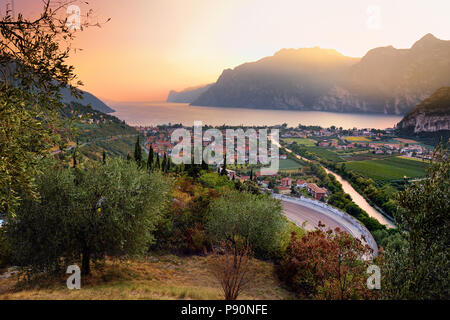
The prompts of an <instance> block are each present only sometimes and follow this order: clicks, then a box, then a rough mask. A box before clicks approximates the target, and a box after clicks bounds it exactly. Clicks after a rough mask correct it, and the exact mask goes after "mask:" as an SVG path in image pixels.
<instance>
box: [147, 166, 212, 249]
mask: <svg viewBox="0 0 450 320" xmlns="http://www.w3.org/2000/svg"><path fill="white" fill-rule="evenodd" d="M215 175H216V176H219V175H218V174H217V173H215ZM219 180H220V179H219ZM218 196H219V194H218V192H217V191H216V190H215V186H213V185H211V186H210V188H208V187H204V186H203V185H202V184H200V183H198V182H196V181H195V180H193V179H192V178H188V177H180V178H178V179H177V180H176V182H175V187H174V193H173V197H174V199H175V200H174V201H173V203H172V205H171V207H170V210H168V211H167V212H166V213H165V214H164V215H163V217H162V219H161V220H160V221H159V223H158V226H157V230H156V232H155V236H156V243H155V245H154V246H153V248H154V249H158V250H168V251H172V252H178V253H187V254H197V253H201V252H203V251H204V250H205V249H206V248H209V240H208V237H207V234H206V231H205V228H204V224H205V221H206V216H207V212H208V207H209V205H210V203H211V202H212V201H213V200H214V199H216V198H217V197H218Z"/></svg>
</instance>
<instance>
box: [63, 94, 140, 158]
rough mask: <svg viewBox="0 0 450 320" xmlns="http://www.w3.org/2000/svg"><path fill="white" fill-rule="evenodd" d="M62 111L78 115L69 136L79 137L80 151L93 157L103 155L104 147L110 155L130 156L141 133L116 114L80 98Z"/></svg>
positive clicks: (72, 115)
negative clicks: (99, 108) (93, 107)
mask: <svg viewBox="0 0 450 320" xmlns="http://www.w3.org/2000/svg"><path fill="white" fill-rule="evenodd" d="M61 114H62V116H63V118H65V119H74V121H73V123H72V126H73V128H74V132H73V134H72V135H70V137H68V138H69V140H70V141H72V142H73V141H75V140H76V139H78V143H79V149H80V152H81V153H82V154H83V155H84V156H86V157H88V158H90V159H99V158H101V156H102V153H103V150H105V151H106V153H107V154H108V155H110V156H120V157H126V155H127V154H128V153H129V152H131V151H132V150H133V148H134V143H135V142H136V136H137V135H138V134H139V133H138V132H137V131H136V129H134V128H133V127H130V126H128V125H127V124H126V123H125V122H124V121H121V120H120V119H118V118H116V117H114V116H111V115H108V114H104V113H102V112H100V111H97V110H94V109H92V108H90V107H86V106H83V105H81V104H79V103H76V102H72V103H70V104H68V105H66V107H65V108H64V109H63V110H62V111H61ZM75 134H77V138H76V136H75Z"/></svg>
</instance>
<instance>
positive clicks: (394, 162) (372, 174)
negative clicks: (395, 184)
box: [346, 157, 427, 181]
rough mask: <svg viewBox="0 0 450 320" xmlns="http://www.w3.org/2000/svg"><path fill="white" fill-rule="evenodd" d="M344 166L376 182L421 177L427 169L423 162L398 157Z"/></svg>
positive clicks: (351, 163)
mask: <svg viewBox="0 0 450 320" xmlns="http://www.w3.org/2000/svg"><path fill="white" fill-rule="evenodd" d="M346 166H347V168H348V169H351V170H354V171H356V172H358V173H360V174H361V175H363V176H365V177H367V178H372V179H374V180H378V181H381V180H383V181H387V180H395V179H403V177H404V176H406V177H408V178H416V177H423V176H425V170H426V168H427V164H426V163H424V162H421V161H414V160H409V159H404V158H399V157H392V158H388V159H383V160H364V161H352V162H346Z"/></svg>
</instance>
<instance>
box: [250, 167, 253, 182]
mask: <svg viewBox="0 0 450 320" xmlns="http://www.w3.org/2000/svg"><path fill="white" fill-rule="evenodd" d="M250 181H253V169H252V170H251V171H250Z"/></svg>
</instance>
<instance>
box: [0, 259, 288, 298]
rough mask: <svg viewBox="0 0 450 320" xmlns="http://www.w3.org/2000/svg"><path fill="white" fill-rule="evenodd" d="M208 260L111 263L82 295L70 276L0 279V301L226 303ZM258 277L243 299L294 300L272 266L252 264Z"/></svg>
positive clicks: (86, 284) (89, 280)
mask: <svg viewBox="0 0 450 320" xmlns="http://www.w3.org/2000/svg"><path fill="white" fill-rule="evenodd" d="M207 259H208V258H206V257H198V256H194V257H184V258H181V257H177V256H173V255H162V256H153V257H150V258H148V259H146V260H145V261H144V260H142V261H126V262H123V261H122V262H120V263H118V262H116V263H114V262H112V261H107V263H106V264H105V265H104V267H103V272H102V273H101V272H100V271H99V270H98V269H95V270H94V271H93V274H92V275H91V276H90V277H89V278H87V279H83V278H82V284H81V285H82V288H81V290H74V291H71V290H68V289H67V288H66V285H65V281H66V278H65V277H66V275H64V277H63V278H61V279H60V280H59V281H51V282H49V283H45V282H43V281H41V282H40V283H39V284H35V285H34V286H30V285H29V286H22V287H21V286H17V279H14V278H10V279H3V280H0V300H5V299H19V300H23V299H25V300H28V299H33V300H42V299H50V300H61V299H64V300H66V299H69V300H84V299H86V300H98V299H107V300H118V299H121V300H122V299H131V300H138V299H146V300H158V299H164V300H170V299H200V300H203V299H204V300H215V299H223V296H222V292H221V288H220V285H219V283H218V282H217V280H216V279H215V278H214V277H213V276H212V275H211V273H210V272H209V270H208V268H207ZM253 268H254V269H253V272H252V274H254V275H255V276H254V277H255V278H254V280H253V281H252V282H251V286H249V288H248V289H247V290H246V291H244V292H243V294H242V295H241V296H240V297H239V298H240V299H244V300H253V299H258V300H259V299H266V300H267V299H294V298H295V297H294V296H293V294H292V293H290V292H289V291H287V290H286V289H284V288H283V286H282V285H281V282H280V281H279V280H278V278H277V277H276V275H275V267H274V265H273V264H272V263H269V262H263V261H259V260H254V264H253Z"/></svg>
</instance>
